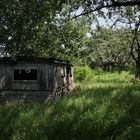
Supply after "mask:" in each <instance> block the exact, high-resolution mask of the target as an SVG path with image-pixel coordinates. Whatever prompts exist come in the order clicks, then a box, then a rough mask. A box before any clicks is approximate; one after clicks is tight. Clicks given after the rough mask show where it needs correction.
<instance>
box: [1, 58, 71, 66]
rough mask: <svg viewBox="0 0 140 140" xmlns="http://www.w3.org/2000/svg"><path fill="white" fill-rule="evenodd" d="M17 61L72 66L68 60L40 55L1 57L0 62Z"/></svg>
mask: <svg viewBox="0 0 140 140" xmlns="http://www.w3.org/2000/svg"><path fill="white" fill-rule="evenodd" d="M17 62H27V63H30V62H33V63H51V64H60V65H69V66H72V64H71V63H70V62H69V61H64V60H60V59H55V58H41V57H16V58H14V59H13V58H11V57H1V58H0V63H11V64H12V63H13V64H15V63H17Z"/></svg>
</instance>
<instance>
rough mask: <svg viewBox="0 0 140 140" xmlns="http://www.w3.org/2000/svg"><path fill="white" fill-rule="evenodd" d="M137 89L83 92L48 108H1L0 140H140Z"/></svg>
mask: <svg viewBox="0 0 140 140" xmlns="http://www.w3.org/2000/svg"><path fill="white" fill-rule="evenodd" d="M139 91H140V87H139V86H125V87H121V86H116V87H100V88H96V87H94V88H91V89H87V90H82V91H80V93H78V94H73V95H69V96H66V97H64V98H63V99H60V100H58V101H57V102H55V103H52V104H50V105H39V104H32V105H30V104H29V105H28V104H27V105H25V106H24V105H19V106H18V105H16V106H6V105H0V139H2V140H5V139H7V140H8V139H12V138H13V139H14V138H15V139H19V140H21V139H27V140H28V139H29V140H30V139H32V140H33V139H41V140H43V139H45V140H46V139H49V140H104V139H107V140H108V139H123V140H129V139H130V140H131V139H135V140H137V139H139V138H140V119H139V116H140V92H139Z"/></svg>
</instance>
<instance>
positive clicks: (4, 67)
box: [0, 57, 73, 101]
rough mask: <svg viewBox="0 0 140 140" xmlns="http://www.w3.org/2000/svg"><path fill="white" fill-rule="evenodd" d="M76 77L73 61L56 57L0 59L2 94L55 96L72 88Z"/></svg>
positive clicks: (33, 96)
mask: <svg viewBox="0 0 140 140" xmlns="http://www.w3.org/2000/svg"><path fill="white" fill-rule="evenodd" d="M72 81H73V71H72V65H71V64H70V63H68V62H64V61H60V60H56V59H51V58H47V59H45V58H44V59H43V58H24V57H20V58H17V59H16V60H12V59H11V58H1V59H0V98H6V99H23V100H24V99H31V100H32V99H39V100H41V101H43V100H45V99H47V98H48V97H53V98H55V97H56V96H58V95H59V93H63V92H65V91H70V90H71V87H72Z"/></svg>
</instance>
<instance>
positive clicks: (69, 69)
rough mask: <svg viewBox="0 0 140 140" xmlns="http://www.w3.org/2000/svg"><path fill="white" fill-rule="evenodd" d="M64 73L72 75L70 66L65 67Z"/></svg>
mask: <svg viewBox="0 0 140 140" xmlns="http://www.w3.org/2000/svg"><path fill="white" fill-rule="evenodd" d="M66 73H67V75H70V76H72V73H71V67H67V68H66Z"/></svg>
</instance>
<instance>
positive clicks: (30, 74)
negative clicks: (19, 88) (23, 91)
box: [14, 69, 37, 80]
mask: <svg viewBox="0 0 140 140" xmlns="http://www.w3.org/2000/svg"><path fill="white" fill-rule="evenodd" d="M14 80H37V69H15V70H14Z"/></svg>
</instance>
